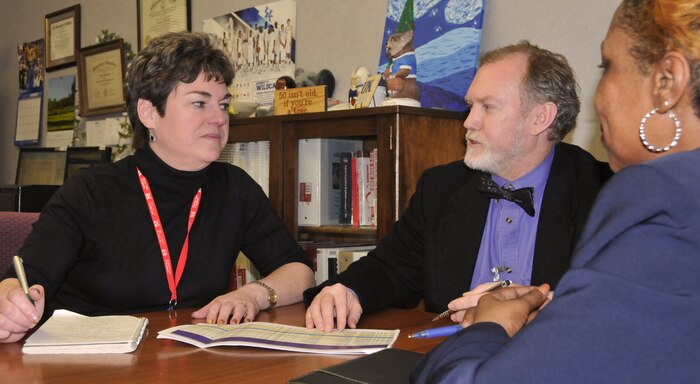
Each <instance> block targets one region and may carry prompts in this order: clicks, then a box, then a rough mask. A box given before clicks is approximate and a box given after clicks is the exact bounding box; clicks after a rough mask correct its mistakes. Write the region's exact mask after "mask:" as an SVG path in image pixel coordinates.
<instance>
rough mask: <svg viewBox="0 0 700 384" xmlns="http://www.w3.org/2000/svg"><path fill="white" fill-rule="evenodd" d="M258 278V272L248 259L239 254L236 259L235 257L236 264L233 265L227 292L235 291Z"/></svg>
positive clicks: (241, 253)
mask: <svg viewBox="0 0 700 384" xmlns="http://www.w3.org/2000/svg"><path fill="white" fill-rule="evenodd" d="M259 278H260V272H258V270H257V269H256V268H255V266H254V265H253V263H252V262H251V261H250V259H248V257H246V255H245V254H244V253H243V252H239V253H238V257H236V262H235V264H234V265H233V270H232V271H231V282H230V284H229V291H235V290H236V289H238V288H240V287H242V286H244V285H246V284H248V283H252V282H253V281H255V280H257V279H259Z"/></svg>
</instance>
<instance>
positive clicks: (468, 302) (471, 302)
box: [447, 282, 516, 323]
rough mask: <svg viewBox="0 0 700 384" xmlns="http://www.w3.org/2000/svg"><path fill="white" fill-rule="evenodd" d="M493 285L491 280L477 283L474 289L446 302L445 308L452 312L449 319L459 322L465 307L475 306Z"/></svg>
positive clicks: (513, 285)
mask: <svg viewBox="0 0 700 384" xmlns="http://www.w3.org/2000/svg"><path fill="white" fill-rule="evenodd" d="M493 286H494V283H493V282H488V283H484V284H479V285H477V286H476V287H474V289H472V290H471V291H468V292H464V293H463V294H462V297H459V298H456V299H454V300H452V301H450V302H449V304H447V308H448V309H449V310H450V311H451V312H452V314H451V315H450V319H451V320H452V321H454V322H455V323H459V322H461V321H462V319H464V314H465V312H466V310H467V309H469V308H473V307H476V303H478V302H479V299H480V298H481V296H483V295H485V294H487V293H488V292H489V290H491V289H492V288H493ZM509 286H511V287H515V286H516V285H515V284H509Z"/></svg>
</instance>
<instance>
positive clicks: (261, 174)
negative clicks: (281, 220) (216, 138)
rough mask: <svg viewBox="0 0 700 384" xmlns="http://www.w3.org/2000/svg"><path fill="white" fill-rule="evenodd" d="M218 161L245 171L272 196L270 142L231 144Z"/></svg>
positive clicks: (227, 145)
mask: <svg viewBox="0 0 700 384" xmlns="http://www.w3.org/2000/svg"><path fill="white" fill-rule="evenodd" d="M218 161H221V162H226V163H231V164H233V165H235V166H237V167H239V168H241V169H243V170H244V171H246V173H247V174H248V175H249V176H250V177H251V178H253V180H255V182H256V183H258V184H259V185H260V187H261V188H262V189H263V191H264V192H265V194H266V195H267V196H270V142H269V141H252V142H249V143H229V144H226V146H225V147H224V149H223V150H222V151H221V155H220V156H219V159H218Z"/></svg>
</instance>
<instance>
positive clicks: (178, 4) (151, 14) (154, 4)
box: [136, 0, 192, 51]
mask: <svg viewBox="0 0 700 384" xmlns="http://www.w3.org/2000/svg"><path fill="white" fill-rule="evenodd" d="M136 13H137V18H136V20H137V24H138V38H139V46H138V48H139V51H140V50H141V49H143V48H144V47H145V46H147V45H148V43H149V42H150V41H151V39H153V38H154V37H158V36H160V35H164V34H166V33H168V32H182V31H189V30H190V29H191V27H192V16H191V5H190V0H136Z"/></svg>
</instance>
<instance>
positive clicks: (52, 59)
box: [44, 4, 80, 70]
mask: <svg viewBox="0 0 700 384" xmlns="http://www.w3.org/2000/svg"><path fill="white" fill-rule="evenodd" d="M44 38H45V41H46V69H47V70H52V69H57V68H61V67H66V66H69V65H72V64H75V57H76V54H77V52H78V49H80V4H76V5H74V6H72V7H68V8H65V9H62V10H60V11H56V12H53V13H49V14H48V15H46V17H45V18H44Z"/></svg>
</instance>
